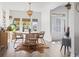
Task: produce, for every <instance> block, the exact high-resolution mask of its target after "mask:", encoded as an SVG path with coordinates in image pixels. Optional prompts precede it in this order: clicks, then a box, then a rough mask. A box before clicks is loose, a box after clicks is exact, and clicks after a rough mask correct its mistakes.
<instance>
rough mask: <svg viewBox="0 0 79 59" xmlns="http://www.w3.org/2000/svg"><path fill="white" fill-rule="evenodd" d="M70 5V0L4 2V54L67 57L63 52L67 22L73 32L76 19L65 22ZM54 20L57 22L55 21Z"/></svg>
mask: <svg viewBox="0 0 79 59" xmlns="http://www.w3.org/2000/svg"><path fill="white" fill-rule="evenodd" d="M66 4H67V2H0V12H1V13H0V15H1V18H0V19H2V20H0V30H1V32H0V35H1V36H0V37H1V39H2V40H0V42H2V43H1V44H0V45H1V48H0V50H1V53H0V55H1V56H2V57H64V53H63V52H64V49H62V51H60V48H61V38H62V37H63V35H64V24H65V23H66V24H65V26H67V25H69V26H70V27H71V31H72V32H73V30H72V29H73V25H71V24H70V23H72V22H73V21H72V22H69V24H67V21H66V22H64V20H66V19H67V18H66V17H67V14H66V13H67V10H66V9H64V8H65V7H64V6H65V5H66ZM71 4H74V3H71ZM61 9H62V10H61ZM63 11H64V12H63ZM57 12H58V13H57ZM59 12H60V13H61V14H60V13H59ZM62 13H65V14H66V15H63V14H62ZM71 13H72V12H71ZM57 14H58V15H57ZM59 15H60V16H59ZM69 17H70V16H69ZM72 17H73V16H72ZM63 19H64V20H63ZM54 20H56V21H55V22H53V21H54ZM69 21H70V20H69ZM57 31H61V33H60V32H57ZM72 34H73V33H72ZM57 35H58V36H57ZM72 38H73V37H72ZM3 39H4V40H3ZM57 39H59V40H57ZM5 42H6V43H5ZM73 45H74V44H73ZM3 48H5V49H3ZM72 49H74V47H72ZM71 51H72V50H71ZM71 54H74V53H73V52H72V53H71ZM65 56H66V57H67V56H68V55H65ZM69 56H71V55H69ZM69 56H68V57H69Z"/></svg>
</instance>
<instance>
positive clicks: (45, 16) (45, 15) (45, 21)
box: [41, 2, 64, 41]
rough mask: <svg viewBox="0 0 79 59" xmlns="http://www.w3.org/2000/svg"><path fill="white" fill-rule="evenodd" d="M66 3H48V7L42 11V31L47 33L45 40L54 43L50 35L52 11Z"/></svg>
mask: <svg viewBox="0 0 79 59" xmlns="http://www.w3.org/2000/svg"><path fill="white" fill-rule="evenodd" d="M62 4H64V3H56V2H54V3H52V2H50V3H46V6H45V7H44V8H43V9H42V16H41V17H42V19H41V30H42V31H45V37H44V39H45V40H47V41H52V39H51V34H50V32H51V31H50V10H51V9H54V8H56V7H58V6H60V5H62Z"/></svg>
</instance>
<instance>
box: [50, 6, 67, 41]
mask: <svg viewBox="0 0 79 59" xmlns="http://www.w3.org/2000/svg"><path fill="white" fill-rule="evenodd" d="M56 14H57V15H56ZM63 14H64V16H63ZM56 19H60V31H55V30H54V27H55V26H56V24H55V20H56ZM50 21H51V25H50V26H51V35H52V40H62V38H63V36H64V24H65V29H66V27H67V9H66V7H64V6H59V7H57V8H55V9H53V10H51V19H50ZM64 22H65V23H64Z"/></svg>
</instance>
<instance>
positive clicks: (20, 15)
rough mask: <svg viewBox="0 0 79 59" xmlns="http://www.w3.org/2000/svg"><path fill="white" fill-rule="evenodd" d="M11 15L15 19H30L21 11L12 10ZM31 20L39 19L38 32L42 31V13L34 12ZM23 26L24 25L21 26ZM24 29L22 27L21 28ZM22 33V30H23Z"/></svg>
mask: <svg viewBox="0 0 79 59" xmlns="http://www.w3.org/2000/svg"><path fill="white" fill-rule="evenodd" d="M10 15H11V16H12V17H13V18H20V19H22V18H29V16H28V15H27V13H26V11H19V10H11V11H10ZM31 19H38V31H40V29H41V28H40V27H41V12H34V11H33V14H32V17H31ZM21 26H22V24H21ZM20 28H21V29H22V27H20ZM21 31H22V30H21Z"/></svg>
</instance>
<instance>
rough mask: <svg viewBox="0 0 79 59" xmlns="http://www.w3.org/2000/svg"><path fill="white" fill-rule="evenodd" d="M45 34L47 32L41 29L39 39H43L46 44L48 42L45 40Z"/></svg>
mask: <svg viewBox="0 0 79 59" xmlns="http://www.w3.org/2000/svg"><path fill="white" fill-rule="evenodd" d="M44 34H45V32H44V31H41V32H40V33H39V39H41V40H42V41H43V42H44V44H46V43H45V40H44Z"/></svg>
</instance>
